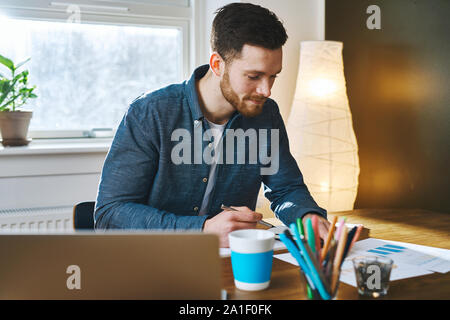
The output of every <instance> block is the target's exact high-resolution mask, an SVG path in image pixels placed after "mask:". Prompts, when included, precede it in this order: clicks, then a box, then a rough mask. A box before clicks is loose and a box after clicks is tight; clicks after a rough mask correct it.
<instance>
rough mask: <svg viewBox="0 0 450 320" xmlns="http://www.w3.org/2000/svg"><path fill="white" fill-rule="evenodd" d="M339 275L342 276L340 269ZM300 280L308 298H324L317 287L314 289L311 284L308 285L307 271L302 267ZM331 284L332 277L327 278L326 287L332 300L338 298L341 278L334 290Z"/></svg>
mask: <svg viewBox="0 0 450 320" xmlns="http://www.w3.org/2000/svg"><path fill="white" fill-rule="evenodd" d="M338 277H340V271H339V274H338ZM338 279H339V278H338ZM300 281H301V283H302V285H303V288H304V292H305V296H306V297H307V300H324V299H323V298H322V296H321V295H320V293H319V291H318V290H317V289H313V288H312V287H311V286H310V285H308V280H307V279H306V276H305V273H304V272H303V271H302V269H300ZM330 286H331V277H330V279H326V284H325V287H326V289H327V292H328V293H329V295H330V300H336V297H337V292H338V290H339V280H338V281H337V283H336V285H335V288H334V290H331V288H330Z"/></svg>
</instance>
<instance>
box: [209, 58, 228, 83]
mask: <svg viewBox="0 0 450 320" xmlns="http://www.w3.org/2000/svg"><path fill="white" fill-rule="evenodd" d="M209 67H210V68H211V70H212V72H213V73H214V74H215V75H216V76H218V77H220V76H221V75H222V73H223V71H224V70H225V61H224V60H223V59H222V57H221V56H220V54H218V53H217V52H213V53H212V54H211V58H209Z"/></svg>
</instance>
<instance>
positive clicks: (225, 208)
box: [220, 204, 275, 228]
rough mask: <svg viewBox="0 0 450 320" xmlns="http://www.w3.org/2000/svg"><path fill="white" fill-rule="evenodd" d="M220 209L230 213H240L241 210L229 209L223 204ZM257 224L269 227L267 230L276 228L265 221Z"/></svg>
mask: <svg viewBox="0 0 450 320" xmlns="http://www.w3.org/2000/svg"><path fill="white" fill-rule="evenodd" d="M220 208H221V209H222V210H228V211H239V210H236V209H233V208H231V207H227V206H225V205H223V204H222V205H221V206H220ZM257 223H259V224H261V225H263V226H265V227H267V228H274V227H275V226H274V225H272V224H270V223H267V222H265V221H263V220H259V221H258V222H257Z"/></svg>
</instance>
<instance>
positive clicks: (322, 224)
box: [302, 213, 331, 241]
mask: <svg viewBox="0 0 450 320" xmlns="http://www.w3.org/2000/svg"><path fill="white" fill-rule="evenodd" d="M313 216H317V218H318V219H317V220H318V229H319V237H320V238H321V239H322V240H323V241H325V240H326V239H327V235H328V229H329V228H330V225H331V224H330V222H328V220H327V219H325V218H324V217H322V216H320V215H318V214H315V213H307V214H305V215H304V216H303V218H302V222H303V227H304V228H305V236H306V238H308V236H307V234H308V233H307V232H306V219H308V218H310V219H311V220H312V217H313Z"/></svg>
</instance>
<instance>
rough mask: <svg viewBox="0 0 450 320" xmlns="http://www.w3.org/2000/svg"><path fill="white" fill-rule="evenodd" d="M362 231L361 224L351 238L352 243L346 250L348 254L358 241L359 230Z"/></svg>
mask: <svg viewBox="0 0 450 320" xmlns="http://www.w3.org/2000/svg"><path fill="white" fill-rule="evenodd" d="M362 229H363V225H362V224H361V225H359V226H358V229H356V232H355V236H354V237H353V240H352V243H350V247H349V248H348V251H349V252H350V250H351V249H352V247H353V244H354V243H355V242H356V241H358V238H359V235H360V234H361V230H362Z"/></svg>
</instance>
